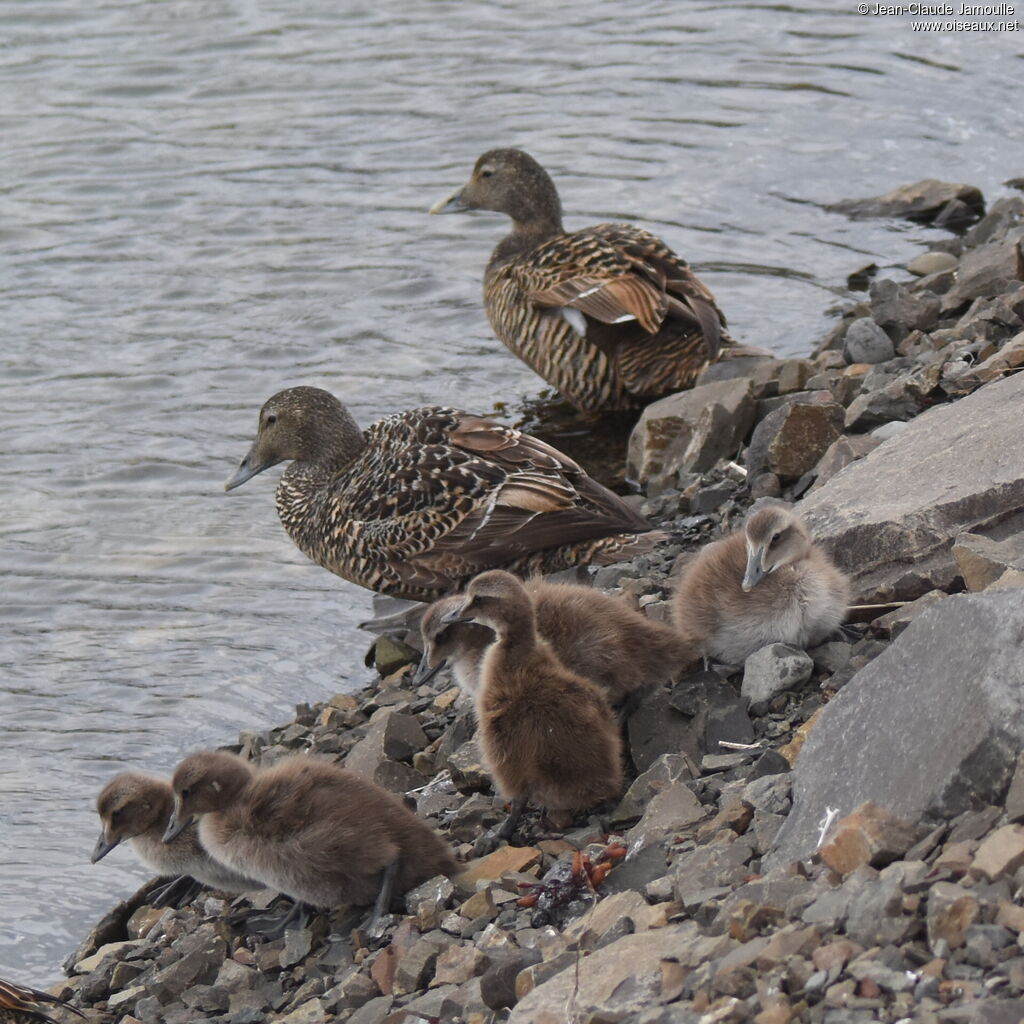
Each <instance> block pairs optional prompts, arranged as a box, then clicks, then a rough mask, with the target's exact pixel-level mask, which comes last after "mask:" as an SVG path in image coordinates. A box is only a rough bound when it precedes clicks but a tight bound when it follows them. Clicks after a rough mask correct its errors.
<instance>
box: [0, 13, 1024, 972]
mask: <svg viewBox="0 0 1024 1024" xmlns="http://www.w3.org/2000/svg"><path fill="white" fill-rule="evenodd" d="M1022 39H1024V33H1014V34H1009V33H1007V34H1001V35H994V34H968V33H960V34H956V33H945V34H931V33H929V34H927V35H923V34H916V33H913V32H912V31H911V28H910V24H909V19H900V18H884V17H861V16H858V15H857V14H856V13H855V5H854V4H853V3H852V2H851V3H845V2H844V3H835V2H822V0H808V2H805V3H800V4H771V3H739V2H736V3H700V2H692V0H657V2H654V0H650V2H625V3H624V2H622V0H593V2H591V3H588V4H585V5H579V4H572V5H569V4H553V3H551V2H549V0H545V2H543V3H541V2H535V0H524V2H520V3H512V2H504V3H500V2H483V0H459V2H437V0H406V2H401V3H399V2H395V0H381V2H377V3H374V4H357V3H354V2H351V0H330V2H321V0H303V2H300V0H276V2H271V0H264V2H256V0H162V2H159V3H150V2H132V0H122V2H117V3H113V2H107V3H103V2H89V3H86V2H84V0H20V2H19V0H0V310H2V324H3V354H2V356H0V359H2V367H3V372H2V375H0V416H2V422H3V444H2V447H0V460H2V461H0V471H2V474H3V480H4V494H3V515H2V518H0V530H2V534H0V536H2V545H3V570H4V584H3V611H2V621H3V630H2V634H0V717H2V726H0V908H2V914H0V971H2V972H4V973H6V974H8V975H9V976H13V977H17V978H19V979H21V980H25V981H29V980H32V981H34V982H35V983H37V984H42V983H46V982H47V981H48V980H53V979H54V978H55V977H56V975H57V974H58V966H57V965H58V963H59V961H60V959H61V958H62V957H63V956H64V955H65V954H66V953H67V952H68V951H69V949H71V948H73V946H74V945H75V944H76V943H77V941H78V939H79V938H80V937H81V935H82V934H83V933H84V930H85V929H86V928H87V927H88V926H89V925H90V924H91V923H92V921H93V920H94V919H95V918H97V917H98V916H99V915H100V914H101V913H102V912H104V911H105V910H106V909H107V908H108V907H109V906H110V905H111V904H112V902H113V901H114V900H116V899H118V898H121V897H123V896H124V895H126V894H127V893H129V892H130V891H132V889H133V888H134V887H135V886H136V885H137V884H138V882H139V881H140V880H141V879H143V878H144V877H145V876H146V872H145V871H144V870H143V869H141V868H140V867H138V866H137V865H136V864H135V863H134V862H133V860H132V857H131V855H130V852H129V851H128V850H118V851H115V852H114V853H113V854H111V855H110V856H109V857H108V858H107V859H106V860H105V861H104V862H102V863H101V864H99V865H96V866H91V865H90V864H89V863H88V856H89V853H90V851H91V849H92V846H93V843H94V841H95V837H96V830H97V827H98V825H97V820H96V817H95V813H94V811H93V809H92V803H93V800H94V798H95V794H96V792H97V791H98V789H99V788H100V786H101V785H102V784H103V782H104V781H105V780H106V779H107V778H109V777H110V776H111V775H112V774H113V773H114V772H116V771H118V770H120V769H122V768H124V767H128V766H138V767H141V768H144V769H148V770H153V771H167V770H169V769H170V768H171V767H172V766H173V765H174V763H175V762H176V760H177V759H178V758H179V757H180V756H181V755H182V754H183V753H184V752H186V751H189V750H191V749H194V748H196V747H200V746H203V745H213V744H219V743H224V742H230V741H232V740H233V739H234V737H235V736H236V734H237V731H238V729H239V728H241V727H245V728H265V727H268V726H270V725H273V724H277V723H279V722H281V721H283V720H285V719H286V717H287V716H288V714H289V713H290V711H291V708H292V705H294V704H295V703H296V702H298V701H307V700H316V699H322V698H324V697H327V696H329V695H331V694H332V693H336V692H339V691H343V690H348V689H352V688H354V687H356V686H359V685H360V684H362V683H363V682H365V681H366V680H367V679H368V676H369V674H368V672H367V671H366V670H365V669H364V668H363V666H362V654H363V651H364V649H365V647H366V645H367V637H366V635H365V634H362V633H360V632H359V631H358V630H357V628H356V623H357V622H359V621H360V620H361V619H363V618H365V617H366V615H367V612H368V610H369V604H370V602H369V595H368V594H367V593H366V592H365V591H362V590H360V589H358V588H356V587H353V586H350V585H349V584H347V583H345V582H343V581H341V580H339V579H337V578H335V577H333V576H331V575H330V574H328V573H326V572H324V571H323V570H322V569H319V568H317V567H316V566H314V565H312V564H310V563H308V562H306V561H305V560H304V558H303V557H302V556H301V555H299V554H298V552H297V551H296V550H295V549H294V548H293V547H292V545H291V543H290V542H289V541H288V540H287V538H286V536H285V535H284V533H283V531H282V530H281V528H280V526H279V525H278V522H277V519H276V515H275V513H274V509H273V501H272V491H273V486H274V478H275V477H276V475H277V473H276V471H271V472H270V473H267V474H266V475H265V476H262V477H258V478H256V479H255V480H253V481H252V482H251V483H249V484H247V485H246V486H245V487H244V488H243V489H241V490H240V491H238V492H235V493H233V494H232V495H231V496H230V497H229V496H226V495H225V494H224V493H223V491H222V485H223V481H224V480H225V479H226V477H227V476H228V475H229V473H230V472H231V471H232V469H233V467H234V465H235V464H236V463H237V460H238V459H239V458H240V457H241V456H242V454H244V452H245V450H246V448H247V446H248V444H249V441H250V439H251V434H252V431H253V429H254V427H255V423H256V413H257V410H258V408H259V406H260V405H261V404H262V402H263V401H264V399H266V398H267V397H268V396H269V395H270V394H272V393H273V392H274V391H276V390H278V389H279V388H281V387H284V386H287V385H292V384H297V383H309V384H316V385H320V386H323V387H327V388H329V389H330V390H332V391H333V392H335V393H336V394H338V395H339V396H340V397H342V398H343V399H344V400H345V401H346V402H348V403H349V404H350V405H351V407H352V409H353V412H354V413H355V414H356V416H357V417H358V418H359V419H360V420H361V421H362V422H364V423H368V422H370V421H371V420H372V419H374V418H375V417H377V416H379V415H382V414H385V413H388V412H391V411H395V410H399V409H403V408H409V407H412V406H416V405H422V404H428V403H448V404H457V405H459V406H462V407H464V408H468V409H471V410H477V411H487V410H489V409H491V408H492V407H493V405H494V403H495V402H496V401H499V400H503V401H508V402H510V403H513V404H514V403H515V402H517V401H518V400H520V399H521V398H523V397H524V396H534V395H536V394H537V393H538V392H539V391H540V389H541V388H542V387H543V383H542V382H541V381H540V380H538V379H537V378H536V377H535V376H534V375H533V374H532V373H531V372H530V371H529V370H528V369H527V368H526V367H525V366H523V365H522V364H520V363H519V362H518V361H516V360H515V359H514V358H512V357H511V356H510V355H508V354H507V353H506V352H505V350H504V349H502V348H501V346H500V345H498V343H497V342H496V341H494V339H493V338H492V337H491V334H490V331H489V328H488V326H487V322H486V319H485V318H484V315H483V312H482V309H481V305H480V295H479V280H480V275H481V272H482V269H483V266H484V263H485V261H486V258H487V255H488V253H489V251H490V248H491V246H492V245H493V244H494V243H495V242H496V241H497V239H498V238H499V237H500V235H501V233H502V231H503V230H504V229H505V222H504V221H503V219H502V218H500V217H497V216H494V215H489V214H485V215H476V216H463V217H445V218H429V217H428V216H427V215H426V211H427V209H428V208H429V207H430V205H431V204H432V203H433V202H434V201H435V200H436V199H438V198H440V197H441V196H442V195H444V194H446V193H447V192H450V191H451V190H452V189H453V188H455V187H456V186H457V185H459V184H461V183H462V181H463V180H464V179H465V178H466V177H467V175H468V173H469V170H470V168H471V166H472V164H473V161H474V160H475V158H476V157H477V156H478V155H479V153H480V152H482V151H483V150H484V149H487V148H490V147H492V146H495V145H521V146H523V147H524V148H527V149H529V150H530V151H531V152H532V153H534V155H536V156H537V157H538V158H539V159H540V160H541V161H542V162H543V163H544V164H545V165H546V166H547V167H548V168H549V170H550V171H551V172H552V174H553V175H554V176H555V179H556V182H557V184H558V185H559V187H560V190H561V193H562V198H563V201H564V205H565V209H566V220H567V224H568V225H569V226H570V227H578V226H583V225H585V224H587V223H592V222H594V221H597V220H603V219H611V218H623V219H629V220H634V221H637V222H639V223H641V224H643V225H644V226H645V227H648V228H650V229H652V230H654V231H656V232H657V233H659V234H661V235H662V236H663V237H664V238H665V239H666V240H667V241H668V242H669V243H670V244H671V245H673V246H674V247H675V248H676V249H677V250H678V251H679V252H680V253H681V254H682V255H684V256H686V257H687V258H689V259H690V260H691V261H692V262H693V263H694V264H695V265H696V267H697V268H698V270H699V271H700V272H701V273H702V274H703V276H704V278H705V279H706V280H707V281H708V283H709V284H710V285H711V287H712V288H713V289H714V291H715V292H716V294H717V296H718V298H719V300H720V302H721V304H722V306H723V307H724V309H725V310H726V312H727V314H728V316H729V319H730V324H731V328H732V331H733V333H734V334H735V335H736V336H737V337H738V338H740V339H742V340H744V341H747V342H749V343H752V344H758V345H763V346H768V347H770V348H772V349H774V350H775V351H777V352H780V353H784V354H796V355H804V354H807V353H808V352H809V350H810V348H811V346H812V344H813V343H814V341H815V340H816V339H817V337H818V336H819V335H820V334H821V333H822V332H823V331H824V330H825V329H826V327H827V325H828V323H829V322H830V321H829V316H828V310H829V309H830V307H832V306H834V305H835V304H836V302H837V301H838V300H839V299H841V298H842V297H843V296H845V295H846V292H845V289H844V287H843V282H844V281H845V279H846V276H847V275H848V274H849V273H850V272H851V271H853V270H856V269H857V268H859V267H861V266H863V265H864V264H866V263H869V262H872V261H875V262H878V263H879V264H881V265H882V266H883V267H889V266H893V265H896V264H899V263H901V262H903V261H905V260H907V259H908V258H909V257H911V256H912V255H914V254H915V253H916V252H918V251H919V250H920V246H921V244H922V243H923V242H925V241H927V240H928V239H929V238H931V237H939V235H938V233H933V232H931V231H929V230H928V229H924V228H920V227H915V226H913V225H906V224H895V223H888V222H861V223H853V222H850V221H847V220H845V219H844V218H842V217H839V216H837V215H834V214H830V213H827V212H825V211H824V210H823V209H822V204H823V203H826V202H829V201H832V200H835V199H839V198H844V197H848V196H859V195H870V194H874V193H877V192H880V191H884V190H886V189H889V188H891V187H893V186H895V185H898V184H902V183H904V182H907V181H912V180H916V179H918V178H922V177H927V176H937V177H944V178H947V179H952V180H963V181H967V182H970V183H973V184H977V185H979V186H981V187H982V188H983V189H984V190H985V192H986V194H987V195H989V196H990V197H995V196H997V195H999V194H1000V186H999V183H1000V182H1001V181H1002V180H1003V179H1005V178H1007V177H1010V176H1012V175H1021V174H1024V158H1022V157H1024V153H1022V144H1021V140H1022V139H1024V108H1022V106H1021V104H1020V103H1019V102H1018V99H1019V87H1020V81H1021V77H1022V74H1024V59H1022V58H1024V52H1022V51H1024V43H1022Z"/></svg>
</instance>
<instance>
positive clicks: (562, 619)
mask: <svg viewBox="0 0 1024 1024" xmlns="http://www.w3.org/2000/svg"><path fill="white" fill-rule="evenodd" d="M525 587H526V592H527V593H528V594H529V596H530V600H531V601H532V602H533V607H534V612H535V615H536V622H537V633H538V634H539V636H540V638H541V639H542V640H546V641H547V643H548V644H549V645H550V646H551V649H552V650H553V651H554V652H555V654H556V656H557V657H558V660H559V661H561V662H562V664H563V665H564V666H565V667H566V668H567V669H569V670H570V671H571V672H575V673H577V674H578V675H581V676H584V677H585V678H587V679H589V680H590V681H591V682H594V683H597V685H598V686H600V687H601V688H602V690H604V692H605V694H606V695H607V697H608V699H609V701H611V703H612V704H619V703H620V702H621V701H624V700H626V699H627V698H629V697H630V695H632V694H636V693H637V692H638V691H641V690H643V689H645V688H647V687H648V686H650V685H654V684H656V683H663V682H667V681H668V680H670V679H672V678H673V677H674V676H676V675H678V674H679V672H681V671H682V670H683V669H685V668H688V667H689V666H690V664H691V663H692V662H693V661H694V660H695V658H694V656H693V655H692V653H691V652H690V651H689V650H688V648H687V646H686V644H685V643H684V642H683V640H682V639H681V638H680V637H679V636H678V634H677V633H676V631H675V630H674V629H672V627H670V626H668V625H665V624H662V623H660V622H655V621H653V620H652V619H649V618H647V616H646V615H643V614H641V613H640V612H637V611H634V610H633V609H632V608H631V607H630V606H629V605H628V604H627V603H626V602H625V601H624V600H622V599H621V598H618V597H613V596H612V595H611V594H606V593H603V592H602V591H600V590H594V589H593V588H591V587H586V586H579V585H576V584H571V583H548V582H546V581H544V580H540V579H531V580H528V581H527V582H526V584H525ZM461 601H462V599H461V598H459V597H457V596H452V597H443V598H441V599H440V600H438V601H435V602H434V603H433V604H432V605H430V607H429V608H427V610H426V612H424V614H423V618H422V620H421V622H420V631H421V633H422V636H423V659H422V661H421V662H420V669H419V671H418V673H417V679H418V681H420V682H423V681H425V680H426V679H428V678H429V677H431V676H432V675H433V674H434V673H435V672H437V671H438V670H440V668H441V667H442V666H444V665H445V664H448V665H449V666H450V668H451V670H452V675H453V676H454V678H455V681H456V682H457V683H458V684H459V686H460V687H461V688H462V689H463V690H464V691H465V692H466V693H468V694H470V695H472V694H475V693H476V691H477V689H478V688H479V685H480V667H481V664H482V663H483V659H484V655H485V654H486V652H487V648H488V647H489V646H490V645H491V644H492V643H493V642H494V640H495V635H494V631H493V630H491V629H488V628H487V627H486V626H483V625H481V624H480V623H478V622H454V623H445V622H444V618H445V616H446V615H448V614H449V613H450V612H451V611H452V610H453V609H454V608H456V607H458V606H459V604H460V603H461Z"/></svg>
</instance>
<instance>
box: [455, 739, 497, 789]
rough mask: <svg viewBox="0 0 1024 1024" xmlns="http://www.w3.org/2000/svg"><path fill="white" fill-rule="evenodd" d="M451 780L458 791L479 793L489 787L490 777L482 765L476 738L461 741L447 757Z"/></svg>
mask: <svg viewBox="0 0 1024 1024" xmlns="http://www.w3.org/2000/svg"><path fill="white" fill-rule="evenodd" d="M448 769H449V771H451V773H452V782H454V783H455V788H456V789H457V790H458V791H459V792H460V793H479V792H483V791H485V790H488V789H490V788H491V777H490V775H488V773H487V769H486V768H485V767H484V762H483V758H482V757H481V756H480V748H479V746H477V742H476V740H469V741H468V742H466V743H463V744H462V746H461V747H459V749H458V750H456V751H455V753H453V754H452V756H451V757H450V758H449V759H448Z"/></svg>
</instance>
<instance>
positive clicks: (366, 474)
mask: <svg viewBox="0 0 1024 1024" xmlns="http://www.w3.org/2000/svg"><path fill="white" fill-rule="evenodd" d="M288 460H291V465H290V466H288V468H287V469H286V470H285V471H284V473H282V474H281V480H280V482H279V483H278V485H277V512H278V515H279V516H280V519H281V522H282V524H283V525H284V528H285V529H286V530H287V531H288V534H289V536H290V537H291V538H292V540H293V541H294V542H295V544H296V545H297V546H298V547H299V549H300V550H301V551H302V552H303V553H304V554H306V555H307V556H308V557H309V558H311V559H312V560H313V561H314V562H316V563H317V564H318V565H321V566H323V567H324V568H325V569H328V570H329V571H330V572H333V573H336V574H337V575H338V576H342V577H344V578H345V579H347V580H351V581H352V582H353V583H358V584H359V585H360V586H363V587H368V588H369V589H370V590H375V591H377V592H378V593H381V594H391V595H393V596H395V597H403V598H409V599H411V600H414V601H432V600H434V599H435V598H438V597H441V596H442V595H444V594H447V593H451V592H452V591H453V590H455V589H457V588H458V586H459V585H461V584H462V583H465V582H466V581H468V580H469V579H470V578H471V577H472V576H473V575H475V574H476V573H478V572H481V571H483V570H484V569H490V568H494V567H496V566H502V567H505V568H509V569H511V570H513V571H515V572H521V573H530V572H541V571H543V572H555V571H558V570H559V569H567V568H571V567H572V566H574V565H581V564H587V563H591V562H592V563H595V564H600V563H602V562H608V561H618V560H621V559H622V558H625V557H628V556H629V555H630V554H631V553H635V552H637V551H641V550H649V549H650V548H651V547H652V546H653V545H654V544H655V543H656V542H657V541H658V539H660V538H661V537H662V536H663V534H660V533H648V531H649V530H650V525H649V524H648V523H647V521H646V520H645V519H644V518H643V517H642V516H640V515H639V514H638V513H637V512H635V511H634V510H633V509H631V508H630V507H629V505H627V504H626V503H625V502H624V501H622V499H621V498H619V497H618V495H616V494H613V493H612V492H611V491H609V490H608V489H607V488H606V487H602V486H601V484H599V483H597V482H596V481H595V480H592V479H591V478H590V477H589V476H587V474H586V473H585V472H584V471H583V470H582V469H581V468H580V467H579V466H578V465H576V463H575V462H573V461H572V459H570V458H569V457H568V456H566V455H563V454H562V453H561V452H559V451H557V450H556V449H555V448H552V447H551V446H550V445H548V444H545V443H544V442H543V441H539V440H538V439H537V438H535V437H530V436H529V435H528V434H524V433H522V432H521V431H519V430H516V429H514V428H512V427H505V426H502V425H501V424H500V423H496V422H495V421H494V420H489V419H485V418H484V417H481V416H472V415H470V414H468V413H465V412H459V411H458V410H456V409H448V408H434V407H430V408H424V409H412V410H410V411H408V412H403V413H397V414H395V415H393V416H388V417H387V418H385V419H383V420H380V421H378V422H377V423H375V424H373V425H372V426H371V427H369V428H368V429H367V430H366V431H365V433H364V432H363V431H362V430H360V429H359V427H358V426H357V425H356V422H355V420H353V419H352V416H351V415H350V414H349V411H348V410H347V409H346V408H345V406H344V405H342V403H341V402H339V401H338V399H336V398H335V397H334V396H333V395H331V394H329V393H328V392H326V391H323V390H321V389H320V388H311V387H297V388H288V389H287V390H285V391H280V392H278V393H277V394H276V395H274V396H273V397H272V398H270V399H269V400H268V401H267V402H266V403H265V404H264V406H263V408H262V409H261V410H260V416H259V431H258V433H257V436H256V440H255V441H254V442H253V445H252V447H251V448H250V449H249V452H248V454H247V455H246V456H245V458H244V459H242V462H241V464H240V465H239V467H238V471H237V472H236V473H235V474H234V476H232V477H231V479H230V480H229V481H228V482H227V484H226V485H225V486H226V489H227V490H231V489H232V488H235V487H238V486H239V485H240V484H243V483H245V481H246V480H249V479H250V478H251V477H254V476H255V475H256V474H257V473H262V472H263V471H264V470H265V469H269V468H270V467H271V466H274V465H276V464H277V463H279V462H285V461H288ZM643 534H646V536H641V535H643Z"/></svg>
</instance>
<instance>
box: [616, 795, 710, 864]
mask: <svg viewBox="0 0 1024 1024" xmlns="http://www.w3.org/2000/svg"><path fill="white" fill-rule="evenodd" d="M704 813H705V812H704V805H703V804H702V803H701V802H700V801H699V800H698V799H697V797H696V796H694V793H693V790H692V789H690V787H689V786H687V785H686V783H684V782H677V783H675V784H674V785H671V786H669V787H668V788H667V789H665V790H662V792H660V793H658V794H657V795H656V796H654V797H652V799H651V801H650V803H649V804H648V805H647V809H646V810H645V811H644V814H643V817H642V818H641V819H640V820H639V821H638V822H637V823H636V825H634V826H633V828H631V829H630V830H629V831H628V832H627V833H626V839H627V842H628V843H629V847H630V849H631V850H637V849H642V848H643V847H646V846H651V845H652V844H654V843H657V842H659V841H660V840H662V839H665V838H666V837H668V836H674V835H676V834H677V833H678V832H680V831H682V830H683V829H685V828H687V827H688V826H690V825H693V824H695V823H696V822H698V821H700V820H701V818H703V817H704Z"/></svg>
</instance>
